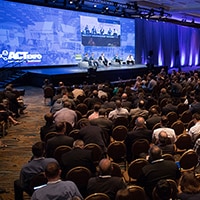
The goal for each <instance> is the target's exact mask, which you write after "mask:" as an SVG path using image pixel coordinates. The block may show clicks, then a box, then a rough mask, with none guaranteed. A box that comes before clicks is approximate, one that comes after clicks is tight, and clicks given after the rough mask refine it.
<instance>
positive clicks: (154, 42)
mask: <svg viewBox="0 0 200 200" xmlns="http://www.w3.org/2000/svg"><path fill="white" fill-rule="evenodd" d="M150 50H152V51H153V55H152V60H153V61H152V62H153V63H154V64H155V65H158V66H168V67H173V66H176V67H178V66H194V65H195V66H196V65H199V63H200V60H199V59H200V29H197V28H191V27H186V26H180V25H176V24H170V23H164V22H156V21H146V20H140V19H137V20H136V60H137V62H138V63H143V64H146V63H148V54H149V51H150Z"/></svg>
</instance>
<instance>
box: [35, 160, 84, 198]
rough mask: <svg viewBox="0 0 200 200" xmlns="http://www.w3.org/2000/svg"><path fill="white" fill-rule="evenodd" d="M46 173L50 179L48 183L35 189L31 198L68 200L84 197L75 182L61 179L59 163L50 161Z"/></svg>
mask: <svg viewBox="0 0 200 200" xmlns="http://www.w3.org/2000/svg"><path fill="white" fill-rule="evenodd" d="M45 175H46V177H47V180H48V182H47V184H46V185H44V186H43V187H41V188H39V189H37V190H35V192H34V193H33V195H32V197H31V200H44V199H52V200H67V199H73V198H75V197H78V198H79V199H80V200H82V199H83V197H82V195H81V193H80V192H79V190H78V188H77V186H76V185H75V183H74V182H72V181H62V180H61V179H60V175H61V170H60V166H59V165H58V163H56V162H51V163H49V164H48V165H47V167H46V169H45Z"/></svg>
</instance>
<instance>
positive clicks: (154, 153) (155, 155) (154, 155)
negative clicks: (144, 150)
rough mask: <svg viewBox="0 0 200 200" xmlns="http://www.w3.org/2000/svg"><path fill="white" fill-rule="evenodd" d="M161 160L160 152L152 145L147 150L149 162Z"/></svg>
mask: <svg viewBox="0 0 200 200" xmlns="http://www.w3.org/2000/svg"><path fill="white" fill-rule="evenodd" d="M161 158H162V150H161V149H160V148H159V147H158V146H156V145H153V146H152V147H151V148H150V149H149V161H150V162H152V161H155V160H159V159H161Z"/></svg>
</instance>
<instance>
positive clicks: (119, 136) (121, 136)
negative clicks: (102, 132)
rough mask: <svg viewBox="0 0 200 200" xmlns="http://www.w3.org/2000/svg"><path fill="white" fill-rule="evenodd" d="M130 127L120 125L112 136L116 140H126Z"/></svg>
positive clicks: (113, 131)
mask: <svg viewBox="0 0 200 200" xmlns="http://www.w3.org/2000/svg"><path fill="white" fill-rule="evenodd" d="M127 133H128V129H127V128H126V126H124V125H118V126H116V127H115V128H114V129H113V130H112V138H113V139H114V140H116V141H124V140H125V139H126V136H127Z"/></svg>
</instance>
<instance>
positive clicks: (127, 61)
mask: <svg viewBox="0 0 200 200" xmlns="http://www.w3.org/2000/svg"><path fill="white" fill-rule="evenodd" d="M126 63H127V65H129V64H132V65H134V64H135V59H134V58H133V56H132V55H131V54H130V55H128V57H127V59H126Z"/></svg>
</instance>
